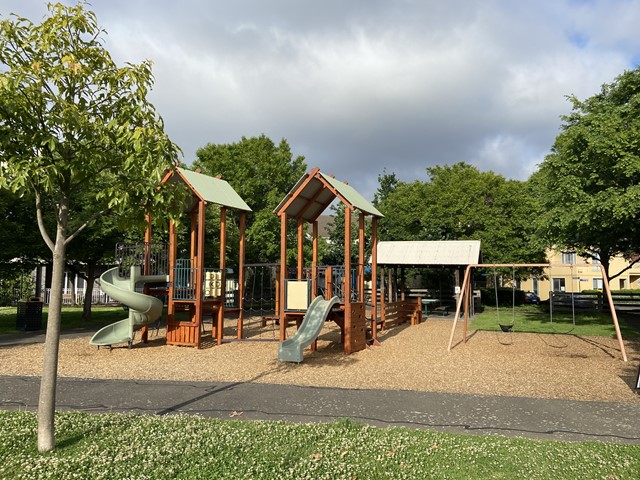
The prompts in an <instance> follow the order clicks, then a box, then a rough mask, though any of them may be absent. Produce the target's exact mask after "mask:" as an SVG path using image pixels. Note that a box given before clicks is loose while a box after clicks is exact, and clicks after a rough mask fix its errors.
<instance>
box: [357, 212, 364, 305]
mask: <svg viewBox="0 0 640 480" xmlns="http://www.w3.org/2000/svg"><path fill="white" fill-rule="evenodd" d="M358 217H359V218H358V301H359V302H364V213H363V212H360V215H359V216H358Z"/></svg>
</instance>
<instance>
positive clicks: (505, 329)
mask: <svg viewBox="0 0 640 480" xmlns="http://www.w3.org/2000/svg"><path fill="white" fill-rule="evenodd" d="M569 266H570V268H571V274H570V278H571V285H572V286H571V324H572V326H571V328H570V329H569V330H567V331H564V332H560V331H558V330H556V329H555V328H554V332H555V333H561V334H563V335H567V334H568V333H571V332H572V331H573V329H574V328H576V303H575V293H576V289H575V288H574V285H573V281H574V280H575V277H574V275H573V264H571V265H569ZM515 270H516V269H515V267H512V273H511V321H510V322H508V323H507V322H505V321H502V320H501V319H500V300H499V294H498V273H497V269H496V268H494V269H493V288H494V297H495V301H496V320H497V323H498V326H499V327H500V330H502V331H503V332H504V333H510V332H511V331H512V329H513V328H514V327H515V323H516V280H515V278H516V276H515ZM554 296H555V292H552V293H551V297H550V298H549V321H550V323H551V324H553V304H554Z"/></svg>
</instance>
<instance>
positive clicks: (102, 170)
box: [0, 3, 179, 451]
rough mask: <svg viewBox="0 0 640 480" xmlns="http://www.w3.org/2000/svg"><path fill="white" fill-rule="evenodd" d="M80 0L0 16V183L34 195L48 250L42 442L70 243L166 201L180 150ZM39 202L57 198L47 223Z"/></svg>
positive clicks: (143, 86) (145, 76) (145, 78)
mask: <svg viewBox="0 0 640 480" xmlns="http://www.w3.org/2000/svg"><path fill="white" fill-rule="evenodd" d="M85 5H86V4H84V3H79V4H78V5H76V6H65V5H61V4H55V5H49V7H48V8H49V16H48V17H46V18H45V19H44V20H43V21H42V23H41V24H34V23H32V22H31V21H30V20H28V19H25V18H21V17H19V16H16V15H14V14H11V15H10V16H9V18H7V19H2V21H1V22H0V63H1V64H2V68H1V73H0V152H1V153H2V162H1V163H0V169H1V170H2V171H1V172H0V173H1V175H0V188H9V189H11V190H12V191H30V192H31V194H32V195H33V196H34V200H35V206H36V218H37V221H38V227H39V230H40V233H41V235H42V238H43V239H44V241H45V243H46V245H47V247H48V248H49V249H50V251H51V253H52V259H53V274H52V285H51V299H50V303H49V314H48V322H47V335H46V340H45V352H44V365H43V372H42V380H41V383H40V399H39V403H38V449H39V450H40V451H49V450H52V449H53V448H54V446H55V433H54V411H55V390H56V379H57V365H58V348H59V338H60V315H61V300H62V282H63V276H64V269H65V259H66V251H67V246H68V245H69V243H70V242H71V241H72V240H73V239H75V238H76V237H78V236H79V235H80V232H82V231H83V230H84V229H85V228H86V227H87V226H88V225H90V224H91V223H92V222H93V221H94V220H95V219H96V218H98V217H99V216H101V215H105V213H106V212H108V211H112V212H115V213H124V212H130V213H131V214H130V215H120V216H119V218H121V219H123V220H125V219H126V220H130V221H134V220H137V221H139V222H143V221H144V214H145V210H148V211H152V212H153V211H155V210H156V209H158V208H160V207H164V208H163V209H164V210H165V211H166V210H167V209H169V210H171V208H170V206H172V205H173V203H171V198H172V195H171V193H172V189H170V188H164V189H161V190H158V189H157V188H156V187H157V185H158V184H159V181H160V178H161V175H162V173H163V171H164V170H165V169H166V168H171V167H172V165H173V164H174V163H175V162H177V159H178V154H179V149H178V148H177V147H176V146H175V145H174V144H173V143H172V142H171V141H170V140H169V138H168V137H167V135H166V134H165V133H164V131H163V124H162V121H161V119H160V118H159V116H158V114H157V113H156V111H155V109H154V107H153V105H151V104H150V103H149V101H148V100H147V98H146V97H147V93H148V91H149V90H150V88H151V87H152V83H153V78H152V74H151V64H150V63H149V62H143V63H141V64H140V65H132V64H128V65H126V66H125V67H117V66H116V65H115V63H114V62H113V60H112V59H111V57H110V55H109V54H108V52H107V51H106V50H105V48H104V46H103V44H102V41H101V40H100V37H101V36H102V35H104V34H105V32H104V30H102V29H101V28H100V27H99V26H98V23H97V19H96V17H95V14H94V13H93V12H91V11H88V10H86V9H85ZM81 191H88V192H93V193H92V195H93V199H92V202H83V203H79V204H78V203H74V200H75V198H76V197H75V193H77V192H81ZM45 204H48V205H51V206H53V208H54V220H53V221H52V223H53V224H55V231H54V232H51V233H50V230H48V228H47V224H46V222H45V218H44V215H45V211H44V210H43V205H45ZM79 207H82V208H79ZM134 214H135V215H134ZM72 226H73V228H74V230H71V227H72Z"/></svg>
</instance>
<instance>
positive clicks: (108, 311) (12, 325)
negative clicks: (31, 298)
mask: <svg viewBox="0 0 640 480" xmlns="http://www.w3.org/2000/svg"><path fill="white" fill-rule="evenodd" d="M16 313H17V308H16V307H0V335H2V334H7V333H20V332H22V330H16ZM47 313H48V308H47V307H45V308H44V309H43V312H42V328H43V331H44V329H45V328H46V326H47ZM127 315H128V313H127V312H126V311H125V310H124V309H123V308H122V307H120V306H117V307H114V306H109V307H107V306H94V307H92V308H91V320H90V321H89V322H85V321H84V320H82V307H63V308H62V329H63V330H70V329H74V328H83V327H89V326H96V325H97V326H102V325H107V324H109V323H113V322H117V321H118V320H122V319H123V318H127Z"/></svg>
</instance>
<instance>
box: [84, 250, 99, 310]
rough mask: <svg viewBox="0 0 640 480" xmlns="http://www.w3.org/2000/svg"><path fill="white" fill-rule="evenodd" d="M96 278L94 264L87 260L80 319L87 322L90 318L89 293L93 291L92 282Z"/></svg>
mask: <svg viewBox="0 0 640 480" xmlns="http://www.w3.org/2000/svg"><path fill="white" fill-rule="evenodd" d="M95 279H96V264H95V262H93V261H89V263H88V264H87V278H86V281H87V285H86V286H85V289H84V303H83V305H82V320H84V321H85V322H88V321H89V320H91V294H92V293H93V282H94V281H95Z"/></svg>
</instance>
